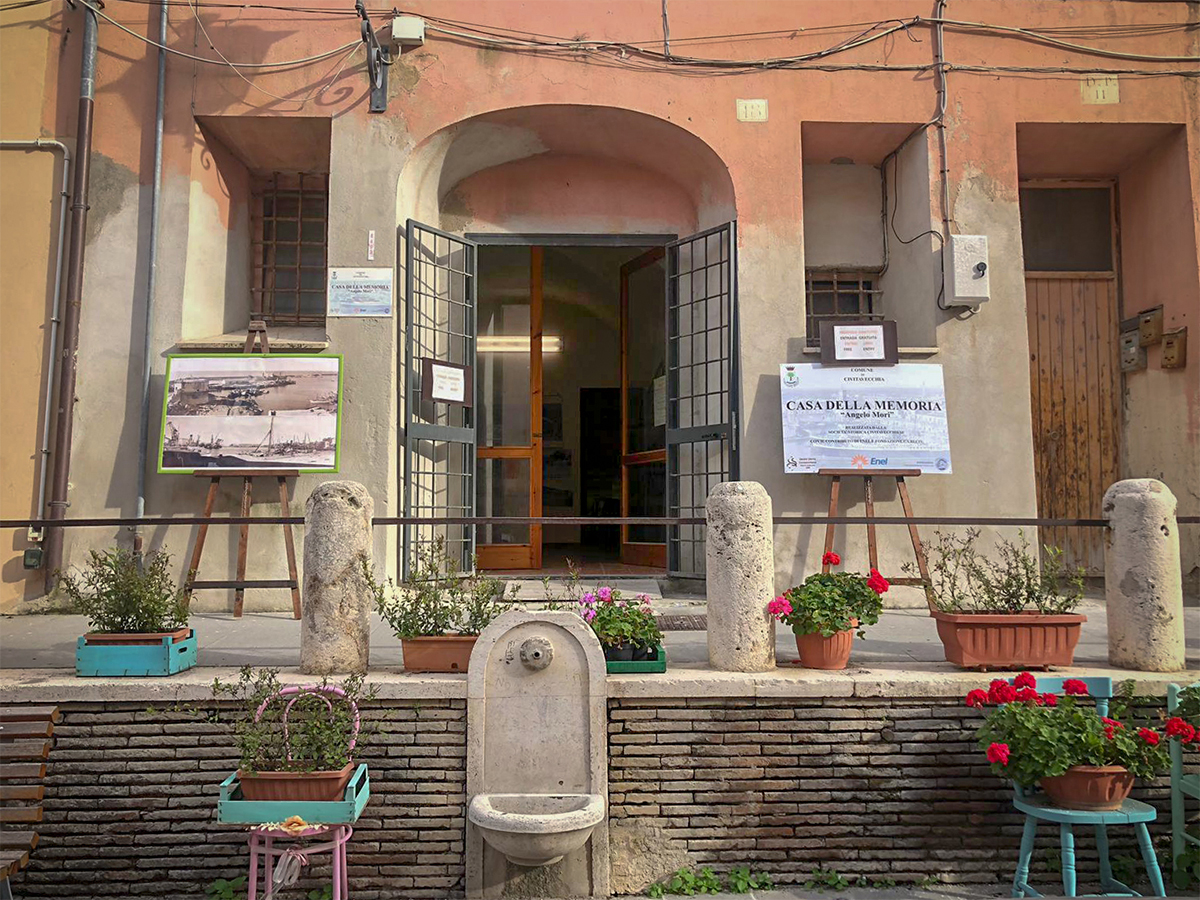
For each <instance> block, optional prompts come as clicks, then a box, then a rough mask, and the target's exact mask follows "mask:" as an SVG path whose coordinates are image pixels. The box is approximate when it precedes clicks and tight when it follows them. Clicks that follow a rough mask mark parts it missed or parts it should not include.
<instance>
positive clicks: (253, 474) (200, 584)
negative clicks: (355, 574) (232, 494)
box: [184, 319, 300, 619]
mask: <svg viewBox="0 0 1200 900" xmlns="http://www.w3.org/2000/svg"><path fill="white" fill-rule="evenodd" d="M259 340H261V341H262V353H263V355H264V356H266V355H268V354H269V353H270V352H271V343H270V340H269V339H268V338H267V326H266V323H265V322H263V321H261V320H259V319H255V320H253V321H251V322H250V327H249V328H248V329H247V331H246V346H245V348H244V351H243V352H245V353H253V352H254V347H255V344H256V343H257V342H258V341H259ZM192 474H193V475H195V476H196V477H197V478H208V479H209V480H210V483H209V485H208V495H207V496H206V497H205V498H204V511H203V512H202V513H201V514H200V516H201V518H203V519H205V520H208V519H211V518H212V511H213V505H214V504H215V503H216V499H217V491H218V490H219V489H220V487H221V479H222V478H235V477H240V478H241V479H242V510H241V514H242V517H243V518H246V517H248V516H249V515H250V496H251V490H252V483H253V480H254V479H255V478H268V477H269V478H274V479H276V480H277V481H278V482H279V507H280V509H279V512H280V514H281V515H282V516H283V517H284V518H288V516H290V515H291V514H290V513H289V511H288V487H287V480H288V479H289V478H295V477H296V476H297V475H299V474H300V472H299V470H297V469H242V470H224V471H207V472H205V471H200V472H193V473H192ZM207 537H208V522H207V521H205V522H202V523H201V524H200V529H199V531H197V532H196V546H195V547H194V548H193V549H192V563H191V565H190V566H189V567H188V580H187V584H186V585H185V586H184V591H185V595H186V597H187V602H188V604H189V605H190V604H191V602H192V591H198V590H204V589H206V588H233V589H234V604H233V615H234V617H235V618H241V616H242V605H243V603H244V602H245V599H246V588H291V591H292V615H293V616H294V617H295V618H297V619H299V618H300V577H299V575H298V574H297V572H296V545H295V542H294V541H293V540H292V526H291V525H290V524H289V523H287V522H285V523H283V546H284V548H285V549H286V550H287V564H288V577H287V578H286V579H282V578H281V579H257V580H249V581H248V580H247V579H246V549H247V545H248V544H249V542H250V525H249V524H248V523H245V522H243V523H242V525H241V526H240V530H239V534H238V555H237V577H236V578H235V579H234V580H233V581H196V580H195V579H196V574H197V573H198V572H199V571H200V557H201V555H203V553H204V540H205V538H207Z"/></svg>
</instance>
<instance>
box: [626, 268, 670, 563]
mask: <svg viewBox="0 0 1200 900" xmlns="http://www.w3.org/2000/svg"><path fill="white" fill-rule="evenodd" d="M665 255H666V252H665V250H664V249H663V248H662V247H655V248H654V249H653V250H649V251H647V252H646V253H643V254H642V255H641V256H638V257H637V258H635V259H632V260H630V261H629V262H627V263H625V265H623V266H621V515H622V516H663V515H666V501H667V497H666V489H667V427H666V426H667V423H666V387H667V385H666V382H667V373H666V316H665V303H666V298H665V295H664V292H663V284H664V277H663V258H664V257H665ZM621 562H623V563H625V564H627V565H632V566H655V567H657V568H664V569H665V568H666V566H667V535H666V528H665V526H662V525H622V526H621Z"/></svg>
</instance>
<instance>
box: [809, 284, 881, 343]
mask: <svg viewBox="0 0 1200 900" xmlns="http://www.w3.org/2000/svg"><path fill="white" fill-rule="evenodd" d="M878 278H879V273H878V272H872V271H865V270H864V271H846V270H836V271H834V270H828V269H825V270H822V269H808V270H806V271H805V273H804V315H805V326H806V329H807V330H806V335H807V336H806V338H805V343H806V345H807V346H809V347H820V346H821V322H823V321H825V320H834V321H837V320H839V319H881V318H883V315H882V312H881V310H880V307H881V306H882V303H881V299H882V295H883V291H881V290H878V289H877V288H876V287H875V283H876V281H877V280H878Z"/></svg>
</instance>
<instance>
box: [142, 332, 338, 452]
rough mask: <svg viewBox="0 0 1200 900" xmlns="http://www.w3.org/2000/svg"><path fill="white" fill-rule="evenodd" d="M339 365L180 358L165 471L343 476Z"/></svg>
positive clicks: (169, 404) (169, 400) (166, 429)
mask: <svg viewBox="0 0 1200 900" xmlns="http://www.w3.org/2000/svg"><path fill="white" fill-rule="evenodd" d="M340 373H341V358H340V357H336V356H309V357H295V356H253V357H251V356H240V357H230V356H175V357H172V358H171V359H170V361H169V367H168V370H167V391H166V397H165V398H164V401H163V402H164V415H163V435H162V444H161V454H160V461H159V469H160V471H163V472H191V471H194V470H196V469H209V468H220V469H245V468H270V467H279V468H286V469H302V470H305V471H325V472H331V471H336V470H337V439H338V415H339V412H340V410H339V399H340V389H339V386H340V379H341V374H340Z"/></svg>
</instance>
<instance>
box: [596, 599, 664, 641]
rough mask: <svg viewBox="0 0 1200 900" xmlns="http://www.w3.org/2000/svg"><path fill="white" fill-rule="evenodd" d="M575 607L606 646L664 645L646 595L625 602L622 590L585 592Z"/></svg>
mask: <svg viewBox="0 0 1200 900" xmlns="http://www.w3.org/2000/svg"><path fill="white" fill-rule="evenodd" d="M575 608H576V610H577V611H578V612H579V615H580V616H582V617H583V619H584V621H585V622H587V623H588V624H589V625H591V626H592V630H593V631H595V632H596V637H597V638H599V639H600V643H601V644H604V645H605V646H607V647H617V646H621V645H623V644H634V645H635V646H639V647H653V646H657V645H659V644H661V643H662V631H661V630H660V629H659V627H658V620H657V619H655V618H654V612H653V611H652V610H651V608H650V598H649V597H648V596H646V595H645V594H639V595H638V596H637V597H636V598H635V599H633V600H626V599H625V598H623V597H622V596H621V592H620V591H618V590H614V589H613V588H609V587H601V588H598V589H597V590H596V591H594V592H593V591H588V592H586V593H585V594H584V595H583V596H582V597H580V598H579V600H578V601H576V604H575Z"/></svg>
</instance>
